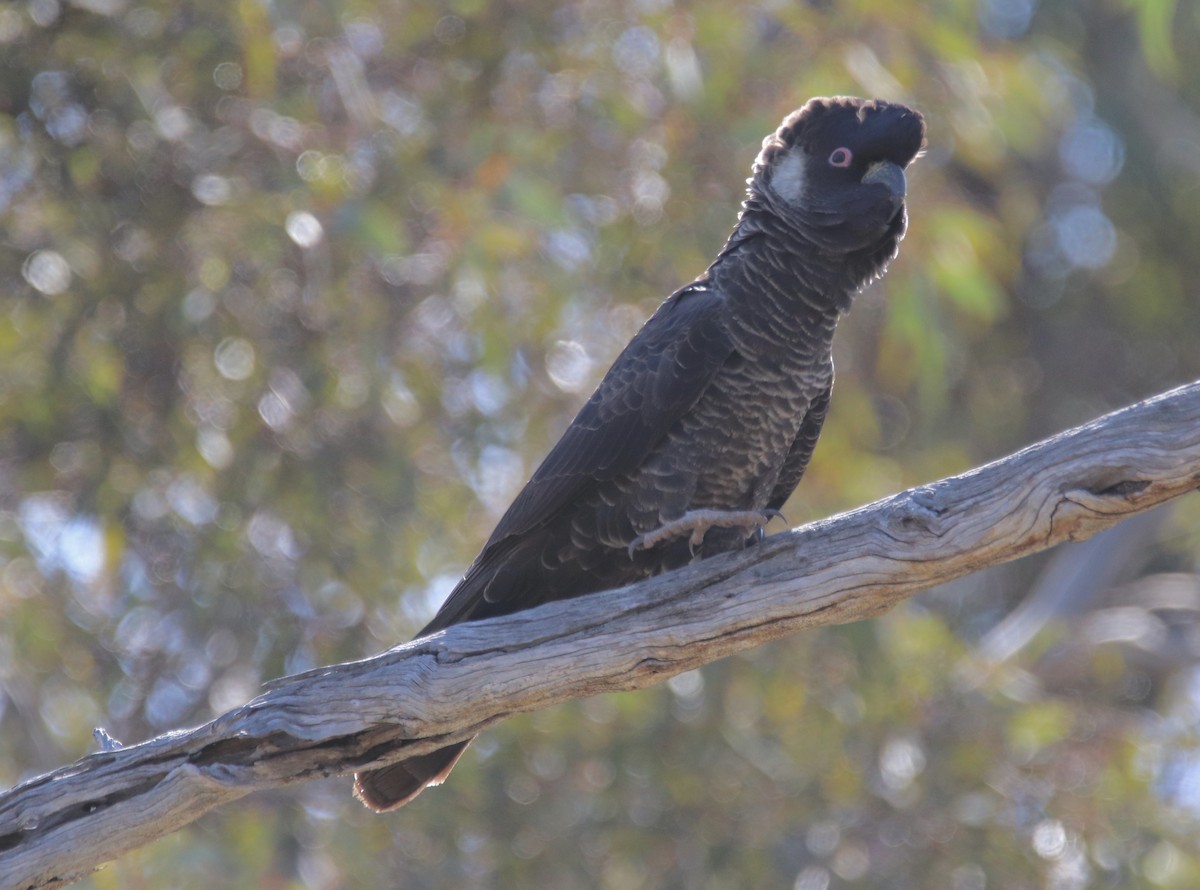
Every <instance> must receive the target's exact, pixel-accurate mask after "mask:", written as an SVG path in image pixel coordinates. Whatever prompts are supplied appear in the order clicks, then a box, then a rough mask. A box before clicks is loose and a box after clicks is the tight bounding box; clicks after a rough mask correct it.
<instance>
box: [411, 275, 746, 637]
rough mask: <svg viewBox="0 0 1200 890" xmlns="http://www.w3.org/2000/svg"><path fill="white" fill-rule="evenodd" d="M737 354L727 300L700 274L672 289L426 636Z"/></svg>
mask: <svg viewBox="0 0 1200 890" xmlns="http://www.w3.org/2000/svg"><path fill="white" fill-rule="evenodd" d="M733 351H734V349H733V342H732V340H731V339H730V337H729V334H728V331H727V330H726V327H725V324H724V299H723V298H722V297H721V296H720V295H719V294H717V293H715V292H714V291H712V290H710V289H709V287H708V284H707V282H706V281H705V280H704V279H701V280H700V281H697V282H695V283H694V284H691V285H689V286H688V287H685V288H683V289H682V290H680V291H677V292H676V293H674V294H672V295H671V296H670V297H669V298H668V299H667V300H666V301H665V302H664V303H663V304H662V305H661V306H659V308H658V311H657V312H655V313H654V315H653V316H652V317H651V318H650V320H649V321H647V322H646V324H645V325H644V326H643V327H642V329H641V330H640V331H638V333H637V335H636V336H635V337H634V338H633V339H632V340H631V341H630V342H629V345H628V346H626V347H625V349H624V350H623V351H622V352H621V354H620V355H619V356H617V359H616V361H615V362H613V366H612V367H611V368H610V369H609V371H608V373H607V374H606V375H605V376H604V379H603V380H602V381H600V385H599V386H598V387H597V388H596V391H595V392H594V393H593V394H592V397H591V398H590V399H588V401H587V403H586V404H585V405H584V406H583V408H582V409H581V410H580V412H579V414H578V415H577V416H576V417H575V419H574V420H573V421H572V422H571V425H570V426H569V427H567V430H566V432H565V433H563V436H562V438H561V439H559V440H558V443H557V444H556V445H555V446H554V448H552V449H551V450H550V453H549V454H548V455H546V459H545V460H543V461H542V464H541V466H539V467H538V468H537V470H536V471H535V472H534V474H533V477H532V478H531V479H530V480H529V482H528V483H526V485H525V488H523V489H522V490H521V493H520V494H518V495H517V498H516V500H514V501H513V503H512V506H510V507H509V508H508V511H507V512H506V513H505V514H504V516H503V517H501V519H500V522H499V524H498V525H497V526H496V530H495V531H493V532H492V536H491V537H490V538H489V539H488V542H487V544H486V545H484V548H483V551H482V552H481V553H480V554H479V556H478V557H477V558H476V560H475V562H474V563H473V564H472V565H471V567H470V568H469V569H468V570H467V573H466V575H465V576H464V578H463V580H462V581H461V582H460V583H459V585H458V587H456V588H455V589H454V591H453V593H451V594H450V597H449V598H448V599H447V600H446V602H445V603H444V604H443V605H442V608H441V609H440V610H439V611H438V614H437V616H436V617H435V618H434V619H433V621H432V622H431V623H430V624H429V625H428V626H427V627H426V628H425V630H424V631H422V633H428V632H431V631H433V630H437V629H439V628H442V627H445V626H447V625H449V624H453V623H454V622H455V621H458V620H462V618H464V617H465V616H466V615H468V614H470V612H471V611H472V610H473V606H474V605H475V604H476V603H477V601H478V599H479V598H480V597H482V596H484V595H485V591H486V588H487V585H488V582H489V580H490V579H491V577H492V576H493V575H494V574H495V572H496V571H498V570H499V569H501V568H502V567H503V564H504V562H505V561H506V560H508V559H509V558H511V557H514V556H515V554H516V553H517V552H518V551H520V549H521V544H522V537H523V536H526V535H528V534H529V533H530V532H531V531H533V530H535V529H539V528H544V527H545V526H547V525H549V524H550V523H553V522H555V521H556V520H557V519H558V518H559V516H560V514H561V512H562V511H563V510H564V509H565V508H566V507H568V506H569V505H570V504H572V503H574V502H576V501H577V500H578V499H579V498H580V497H582V496H583V495H585V494H586V492H587V491H588V490H589V488H591V487H592V486H594V485H596V484H597V483H598V482H603V481H605V480H608V479H613V478H615V477H617V476H619V475H622V474H625V473H630V472H632V471H634V470H635V469H637V467H638V466H639V465H640V464H641V463H642V461H643V460H645V459H646V456H647V455H648V454H650V452H651V451H653V450H654V448H655V446H657V445H658V443H659V442H660V441H662V439H663V437H664V436H665V435H666V434H667V432H668V431H669V430H670V429H671V427H672V426H674V424H675V423H676V421H678V420H679V418H680V417H682V416H683V415H684V414H686V413H687V412H688V411H689V410H690V409H691V408H692V406H693V405H695V404H696V401H697V399H699V398H700V395H701V393H703V392H704V389H705V388H706V387H707V386H708V384H709V382H710V381H711V380H712V378H713V376H714V375H715V374H716V372H717V370H718V369H719V368H720V367H721V365H723V364H724V363H725V362H726V360H728V358H729V357H730V356H731V355H732V354H733Z"/></svg>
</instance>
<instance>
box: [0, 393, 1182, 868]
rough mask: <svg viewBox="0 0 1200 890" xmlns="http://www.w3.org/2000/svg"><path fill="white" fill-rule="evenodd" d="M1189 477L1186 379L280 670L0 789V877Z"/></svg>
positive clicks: (467, 732)
mask: <svg viewBox="0 0 1200 890" xmlns="http://www.w3.org/2000/svg"><path fill="white" fill-rule="evenodd" d="M1197 488H1200V382H1197V383H1192V384H1189V385H1187V386H1183V387H1180V388H1179V389H1176V390H1172V391H1171V392H1168V393H1164V394H1162V395H1160V396H1157V397H1156V398H1153V399H1149V400H1147V401H1145V402H1141V403H1139V404H1137V405H1133V406H1131V407H1129V408H1125V409H1122V410H1120V411H1117V412H1114V413H1112V414H1109V415H1106V416H1105V417H1102V418H1099V419H1097V420H1095V421H1092V422H1091V423H1088V424H1085V425H1084V426H1081V427H1077V428H1076V429H1073V430H1070V431H1068V432H1065V433H1061V434H1059V435H1057V436H1054V437H1052V438H1050V439H1047V440H1045V441H1043V442H1040V443H1038V444H1037V445H1033V446H1030V447H1029V448H1026V449H1024V450H1022V451H1020V452H1018V453H1016V454H1013V455H1011V456H1009V457H1006V458H1003V459H1001V460H998V461H996V462H994V463H991V464H988V465H986V466H983V467H980V468H978V469H974V470H971V471H969V472H967V473H963V474H962V475H959V476H954V477H951V478H948V479H943V480H941V481H939V482H936V483H933V484H930V485H926V486H922V487H919V488H915V489H911V490H909V491H906V492H902V493H900V494H897V495H894V496H892V497H889V498H885V499H884V500H881V501H877V502H876V503H874V504H870V505H868V506H865V507H862V508H860V509H858V510H854V511H852V512H850V513H845V514H842V515H840V516H835V517H833V518H831V519H826V520H822V521H820V522H815V523H812V524H810V525H807V526H804V527H802V528H798V529H793V530H792V531H789V532H785V533H783V534H778V535H774V536H772V537H770V538H768V539H767V540H766V541H764V542H763V543H762V544H760V545H758V546H755V547H752V548H750V549H748V550H746V551H744V552H742V553H738V554H729V555H724V556H718V557H714V558H712V559H709V560H705V561H703V562H700V563H696V564H693V565H691V566H688V567H686V568H684V569H682V570H680V571H677V572H673V573H670V574H668V575H664V576H660V577H658V578H654V579H651V580H649V581H644V582H641V583H639V584H636V585H633V586H630V587H627V588H623V589H621V590H616V591H608V592H604V593H600V594H596V595H592V596H586V597H581V598H579V599H575V600H570V601H566V602H557V603H549V604H547V605H544V606H541V607H538V608H536V609H532V610H529V611H526V612H520V613H518V614H515V615H510V616H505V617H500V618H495V619H491V620H487V621H481V622H477V623H470V624H464V625H458V626H454V627H451V628H448V629H447V630H445V631H442V632H440V633H438V634H435V635H433V636H430V637H425V638H422V639H419V640H415V641H413V642H412V643H408V644H406V645H403V646H399V647H396V648H395V649H391V650H389V651H387V652H385V653H383V654H381V655H378V656H376V657H374V658H370V659H367V660H364V661H360V662H353V663H350V664H342V665H334V666H331V667H326V668H321V669H319V670H315V671H310V672H308V673H306V674H302V675H298V676H295V677H288V678H285V679H283V680H279V681H276V682H275V683H273V684H271V686H270V688H269V689H268V690H267V691H266V692H265V693H264V694H263V695H261V696H259V697H258V698H256V699H254V700H253V701H251V702H249V703H248V704H246V705H244V706H242V707H241V708H238V709H236V710H234V711H231V712H229V713H227V714H223V715H221V716H220V717H217V718H216V719H215V720H213V721H211V722H210V723H207V724H205V725H203V726H200V727H197V728H195V729H189V730H182V731H179V732H174V733H169V734H166V735H162V736H159V737H157V738H154V739H150V740H149V741H146V742H142V743H140V744H137V745H131V746H129V747H127V748H120V749H118V750H113V751H102V752H100V753H96V754H90V755H88V756H86V757H84V758H82V759H80V760H78V761H76V762H75V763H74V764H71V765H70V766H67V767H63V768H61V769H59V770H56V771H54V772H52V773H48V774H46V775H44V776H39V777H37V778H34V779H31V780H29V781H27V782H25V783H23V784H21V785H19V786H17V787H16V788H13V789H11V790H9V791H7V792H4V793H3V794H0V887H3V888H16V887H20V888H35V887H36V888H43V887H56V886H60V885H62V884H65V883H68V882H70V881H72V880H75V879H78V878H79V877H82V876H84V875H86V874H87V873H88V872H90V871H91V870H92V869H94V868H95V867H96V866H98V865H100V864H101V863H103V862H106V861H109V860H112V859H114V858H116V857H117V856H119V855H121V854H122V853H124V852H126V851H128V850H131V849H133V848H135V847H138V846H141V845H143V844H146V843H148V842H149V841H152V840H154V839H155V838H158V837H162V836H164V835H166V834H169V833H170V832H172V831H175V830H176V829H178V828H180V827H182V826H184V825H186V824H188V823H189V822H192V821H194V820H195V819H197V818H198V817H199V816H200V815H202V814H203V813H205V812H206V811H208V810H210V809H212V808H213V807H216V806H218V805H220V804H222V803H226V802H228V801H231V800H235V799H236V798H239V797H242V796H243V795H246V794H249V793H250V792H252V791H255V790H258V789H262V788H269V787H273V786H277V785H282V784H286V783H289V782H297V781H302V780H304V779H308V778H312V777H314V776H328V775H337V774H349V773H352V772H354V771H355V770H360V769H363V768H370V767H377V766H382V765H385V764H388V763H392V762H395V761H397V760H401V759H403V758H404V757H407V756H412V755H416V754H422V753H426V752H429V751H433V750H436V749H438V748H443V747H445V746H447V745H448V744H452V743H454V742H456V741H460V740H463V739H467V738H470V737H471V736H473V735H475V734H476V733H478V732H480V731H481V730H483V729H486V728H487V727H489V726H492V725H494V724H496V723H498V722H499V721H501V720H503V719H505V718H506V717H508V716H509V715H511V714H514V713H519V712H524V711H532V710H536V709H539V708H545V707H549V706H551V705H554V704H558V703H560V702H563V701H567V700H569V699H573V698H580V697H583V696H587V695H593V694H595V693H598V692H610V691H614V690H628V689H639V688H642V687H644V686H648V685H650V684H652V683H656V682H658V681H660V680H663V679H665V678H666V677H670V676H672V675H674V674H677V673H680V672H682V671H685V670H689V669H691V668H694V667H696V666H698V665H701V664H705V663H707V662H710V661H714V660H716V659H718V658H721V657H723V656H725V655H729V654H731V653H733V652H737V651H740V650H743V649H746V648H749V647H751V646H756V645H759V644H762V643H765V642H767V641H769V640H773V639H776V638H778V637H781V636H784V635H786V634H790V633H794V632H796V631H798V630H802V629H805V628H811V627H818V626H821V625H826V624H839V623H844V622H848V621H857V620H859V619H862V618H870V617H873V616H875V615H879V614H881V613H883V612H886V611H887V610H888V609H890V608H892V607H893V606H895V605H896V604H897V603H900V602H902V601H903V600H904V599H906V598H907V597H910V596H912V595H913V594H915V593H917V592H918V591H921V590H924V589H926V588H928V587H931V586H933V585H935V584H939V583H942V582H945V581H949V580H952V579H954V578H958V577H961V576H963V575H966V574H969V573H971V572H975V571H977V570H979V569H982V568H984V567H986V566H989V565H995V564H998V563H1001V562H1005V561H1007V560H1011V559H1015V558H1017V557H1020V556H1025V555H1028V554H1031V553H1034V552H1037V551H1039V550H1043V549H1045V548H1047V547H1051V546H1054V545H1055V544H1059V543H1062V542H1064V541H1070V540H1080V539H1082V538H1086V537H1088V536H1090V535H1092V534H1094V533H1096V532H1098V531H1101V530H1102V529H1105V528H1108V527H1110V526H1112V525H1115V524H1116V523H1118V522H1120V521H1121V520H1122V519H1124V518H1126V517H1129V516H1132V515H1135V514H1137V513H1141V512H1143V511H1145V510H1149V509H1150V508H1152V507H1155V506H1157V505H1159V504H1162V503H1164V502H1165V501H1168V500H1170V499H1172V498H1175V497H1179V496H1180V495H1183V494H1186V493H1188V492H1190V491H1194V490H1196V489H1197Z"/></svg>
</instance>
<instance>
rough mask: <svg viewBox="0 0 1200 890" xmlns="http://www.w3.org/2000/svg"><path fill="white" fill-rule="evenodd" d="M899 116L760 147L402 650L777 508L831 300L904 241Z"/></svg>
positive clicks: (820, 117) (819, 110)
mask: <svg viewBox="0 0 1200 890" xmlns="http://www.w3.org/2000/svg"><path fill="white" fill-rule="evenodd" d="M924 135H925V125H924V121H923V120H922V118H921V115H920V114H918V113H917V112H915V111H913V110H911V109H909V108H906V107H905V106H903V105H896V104H890V103H887V102H880V101H866V100H862V99H852V98H834V99H813V100H811V101H810V102H808V104H806V105H805V106H804V107H803V108H801V109H799V110H798V111H795V112H793V113H792V114H790V115H788V116H787V117H786V118H785V119H784V121H783V123H782V124H781V125H780V127H779V129H778V130H777V131H776V132H775V133H773V134H772V135H770V136H768V137H767V138H766V139H765V140H764V141H763V147H762V151H761V152H760V153H759V155H758V158H757V160H756V161H755V162H754V169H753V175H752V176H751V177H750V179H749V180H748V183H749V188H748V190H747V197H746V200H745V202H744V203H743V205H742V212H741V215H740V217H739V219H738V224H737V227H736V228H735V229H734V231H733V234H732V235H731V236H730V238H729V241H728V243H726V245H725V247H724V248H723V249H722V250H721V253H720V254H719V255H718V256H717V258H716V260H715V261H714V262H713V264H712V265H711V266H709V267H708V270H707V271H706V272H705V273H704V274H703V275H701V276H700V277H699V278H697V279H696V280H695V281H694V282H692V283H691V284H689V285H687V286H686V287H684V288H683V289H681V290H679V291H676V292H675V293H674V294H672V295H671V296H670V297H668V298H667V300H666V301H665V302H664V303H663V304H662V305H661V306H659V308H658V311H656V312H655V313H654V316H653V317H652V318H651V319H650V320H649V321H648V322H646V324H645V326H644V327H643V328H642V329H641V330H640V331H639V332H638V333H637V335H636V336H635V337H634V338H633V340H632V341H630V343H629V345H628V346H626V347H625V350H624V351H623V352H622V353H621V354H620V355H619V356H618V357H617V360H616V361H615V362H614V363H613V366H612V368H610V369H609V371H608V373H607V374H606V375H605V377H604V379H603V380H602V381H601V382H600V385H599V387H597V389H596V392H595V393H594V394H593V395H592V397H591V398H590V399H589V400H588V402H587V404H586V405H584V406H583V409H582V410H581V411H580V412H579V415H578V416H577V417H576V418H575V420H574V421H573V422H572V423H571V425H570V426H569V427H568V428H567V430H566V432H565V433H564V434H563V437H562V438H561V439H560V440H559V442H558V444H557V445H555V446H554V448H553V449H552V450H551V451H550V453H549V455H547V456H546V459H545V460H544V461H543V462H542V464H541V466H540V467H538V469H537V471H536V472H535V473H534V474H533V478H531V479H530V480H529V482H528V484H527V485H526V486H525V488H524V489H523V490H522V491H521V493H520V494H519V495H517V498H516V500H515V501H514V502H513V504H512V506H511V507H509V509H508V512H507V513H505V514H504V516H503V518H502V519H501V520H500V523H499V524H498V525H497V526H496V530H495V531H494V532H493V533H492V536H491V538H489V539H488V542H487V544H485V545H484V548H483V550H482V552H481V553H480V554H479V556H478V557H477V558H476V559H475V562H474V563H472V565H471V567H470V568H469V569H467V572H466V575H464V577H463V579H462V581H461V582H459V584H458V586H457V587H456V588H455V589H454V591H453V592H452V593H451V594H450V596H449V598H448V599H447V600H446V602H445V604H444V605H443V606H442V608H441V610H440V611H439V612H438V614H437V615H436V616H435V617H434V619H433V621H431V622H430V623H429V625H428V626H426V627H425V629H424V630H423V631H422V632H421V635H425V634H428V633H432V632H433V631H437V630H441V629H442V628H445V627H447V626H449V625H451V624H457V623H459V622H463V621H474V620H477V619H481V618H488V617H491V616H495V615H505V614H508V613H511V612H516V611H519V610H521V609H528V608H531V607H533V606H536V605H539V604H541V603H544V602H547V601H549V600H555V599H565V598H568V597H573V596H579V595H581V594H585V593H594V592H596V591H600V590H606V589H609V588H612V587H617V586H620V585H624V584H628V583H630V582H633V581H637V580H640V579H642V578H646V577H648V576H650V575H654V574H657V573H659V572H663V571H666V570H668V569H672V568H676V567H678V566H681V565H684V564H685V563H687V562H689V561H690V560H692V559H693V558H697V557H705V556H709V555H711V554H714V553H720V552H723V551H727V550H736V549H739V548H741V547H744V546H745V545H746V544H747V543H748V542H749V541H752V540H754V539H755V538H756V537H757V536H758V535H760V534H761V530H762V526H763V525H765V523H766V521H767V520H768V519H769V518H770V517H771V516H772V515H774V514H775V512H776V511H778V510H779V508H780V507H782V506H783V503H784V502H785V501H786V500H787V499H788V497H789V496H790V495H791V493H792V491H793V489H795V487H796V484H797V483H798V482H799V481H800V477H801V476H802V475H803V473H804V468H805V467H806V466H807V464H808V460H809V458H810V457H811V455H812V451H813V447H814V446H815V445H816V442H817V436H818V435H819V434H820V432H821V424H822V423H823V422H824V420H825V412H826V410H827V408H828V406H829V393H830V387H831V386H832V384H833V363H832V360H831V357H830V345H831V342H832V338H833V331H834V327H835V325H836V324H837V320H838V318H839V317H840V316H841V315H842V314H843V313H844V312H845V311H846V310H847V309H848V308H849V307H850V301H851V298H852V297H853V296H854V295H855V294H856V293H857V292H858V291H860V290H861V289H862V288H863V287H864V286H865V285H866V284H868V283H869V282H870V281H871V280H872V279H874V278H876V277H877V276H879V275H881V274H882V273H883V271H884V268H885V267H886V265H887V263H888V261H889V260H891V259H892V257H894V256H895V255H896V251H897V247H898V244H899V241H900V239H901V238H902V237H903V235H904V230H905V226H906V222H907V219H906V215H905V210H904V196H905V178H904V173H903V169H904V167H906V166H907V165H908V164H909V163H910V162H911V161H912V160H913V159H914V158H915V157H916V155H917V153H918V151H919V150H920V149H921V147H922V145H923V143H924ZM466 745H467V743H466V742H464V743H462V744H459V745H455V746H452V747H449V748H445V749H443V750H441V751H436V752H434V753H432V754H428V755H425V756H422V757H416V758H411V759H409V760H406V761H403V762H401V763H398V764H395V765H392V766H389V767H384V768H383V769H378V770H372V771H370V772H365V773H361V774H359V775H358V776H357V777H356V781H355V791H356V793H357V795H358V796H359V797H360V798H361V799H362V800H363V802H364V803H366V804H367V806H369V807H371V808H373V809H377V810H387V809H392V808H394V807H397V806H400V805H401V804H404V803H406V802H407V801H409V800H411V799H412V798H413V797H414V796H416V795H417V794H418V793H419V792H420V791H421V789H422V788H424V787H425V786H426V785H432V784H438V783H440V782H441V781H442V780H444V779H445V778H446V776H447V774H448V773H449V772H450V769H451V768H452V767H453V766H454V763H455V762H456V761H457V759H458V757H459V756H460V755H461V754H462V752H463V750H464V749H465V748H466Z"/></svg>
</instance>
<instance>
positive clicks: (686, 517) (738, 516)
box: [629, 509, 787, 557]
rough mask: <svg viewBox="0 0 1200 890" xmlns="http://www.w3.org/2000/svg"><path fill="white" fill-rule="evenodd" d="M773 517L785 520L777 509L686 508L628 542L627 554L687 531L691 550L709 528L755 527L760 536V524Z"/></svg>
mask: <svg viewBox="0 0 1200 890" xmlns="http://www.w3.org/2000/svg"><path fill="white" fill-rule="evenodd" d="M772 519H783V520H784V522H786V521H787V520H786V519H785V518H784V515H783V514H782V513H780V512H779V511H778V510H771V509H767V510H689V511H688V512H687V513H684V514H683V515H682V516H680V517H679V518H678V519H673V520H671V521H670V522H664V523H663V524H662V525H660V526H659V527H658V528H656V529H654V530H653V531H649V532H646V533H645V534H644V535H638V536H637V537H636V538H634V539H633V540H632V541H630V542H629V555H630V557H632V556H633V554H635V553H636V552H637V551H639V550H649V549H650V548H651V547H657V546H658V545H659V544H661V543H662V542H663V541H670V540H672V539H674V538H678V537H681V536H683V535H685V534H690V537H689V538H688V546H689V547H690V548H691V551H692V553H695V552H696V548H697V547H699V546H700V545H701V544H703V543H704V535H705V533H706V532H707V531H708V530H709V529H710V528H744V529H746V531H747V533H749V531H750V529H754V531H755V533H756V534H757V535H759V536H761V535H762V530H763V526H765V525H766V524H767V523H768V522H770V521H771V520H772Z"/></svg>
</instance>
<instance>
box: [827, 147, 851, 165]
mask: <svg viewBox="0 0 1200 890" xmlns="http://www.w3.org/2000/svg"><path fill="white" fill-rule="evenodd" d="M853 160H854V152H852V151H850V149H848V148H835V149H834V150H833V153H832V154H831V155H830V156H829V166H830V167H849V166H850V162H851V161H853Z"/></svg>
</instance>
